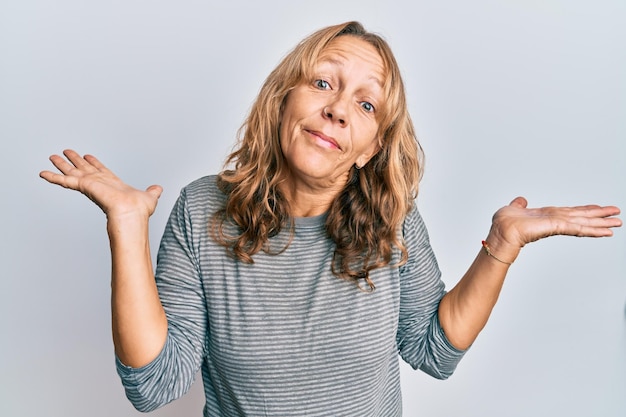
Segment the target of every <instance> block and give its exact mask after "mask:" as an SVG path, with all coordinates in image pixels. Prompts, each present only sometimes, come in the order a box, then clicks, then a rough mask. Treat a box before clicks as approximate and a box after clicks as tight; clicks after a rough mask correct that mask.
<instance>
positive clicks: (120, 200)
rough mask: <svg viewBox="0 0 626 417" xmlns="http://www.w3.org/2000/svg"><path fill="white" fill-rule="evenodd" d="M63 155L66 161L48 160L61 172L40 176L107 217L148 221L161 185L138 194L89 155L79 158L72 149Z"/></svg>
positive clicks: (48, 172) (46, 173)
mask: <svg viewBox="0 0 626 417" xmlns="http://www.w3.org/2000/svg"><path fill="white" fill-rule="evenodd" d="M63 155H65V158H63V157H62V156H59V155H52V156H51V157H50V161H51V162H52V164H53V165H54V166H55V167H56V168H57V169H58V170H59V171H60V173H58V172H51V171H42V172H41V173H40V174H39V176H40V177H41V178H43V179H45V180H46V181H48V182H50V183H52V184H57V185H60V186H61V187H64V188H69V189H72V190H76V191H79V192H80V193H82V194H84V195H85V196H87V197H88V198H89V199H90V200H91V201H93V202H94V203H96V205H98V207H100V208H101V209H102V211H104V213H105V214H106V215H107V217H108V218H111V217H117V216H126V215H140V216H142V217H143V216H145V217H146V218H147V217H149V216H151V215H152V213H154V210H155V208H156V205H157V201H158V199H159V197H160V196H161V192H162V191H163V189H162V188H161V187H160V186H158V185H151V186H150V187H148V188H147V189H146V190H145V191H141V190H138V189H136V188H133V187H131V186H129V185H127V184H126V183H124V182H123V181H122V180H120V179H119V178H118V177H117V176H116V175H115V174H113V172H111V171H110V170H109V169H108V168H107V167H105V166H104V164H102V163H101V162H100V161H99V160H98V159H97V158H96V157H94V156H92V155H85V156H84V157H81V156H80V155H79V154H78V153H76V152H75V151H73V150H65V151H63ZM66 158H67V159H66Z"/></svg>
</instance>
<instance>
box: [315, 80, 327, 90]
mask: <svg viewBox="0 0 626 417" xmlns="http://www.w3.org/2000/svg"><path fill="white" fill-rule="evenodd" d="M315 86H316V87H317V88H319V89H320V90H329V89H330V84H328V81H326V80H315Z"/></svg>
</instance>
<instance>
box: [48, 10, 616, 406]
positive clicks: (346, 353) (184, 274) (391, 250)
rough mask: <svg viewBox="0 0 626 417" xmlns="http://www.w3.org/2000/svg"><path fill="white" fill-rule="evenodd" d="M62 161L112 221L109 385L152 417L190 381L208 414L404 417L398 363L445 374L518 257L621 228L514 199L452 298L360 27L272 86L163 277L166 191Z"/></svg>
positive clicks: (300, 53)
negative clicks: (154, 219) (116, 379)
mask: <svg viewBox="0 0 626 417" xmlns="http://www.w3.org/2000/svg"><path fill="white" fill-rule="evenodd" d="M65 156H66V158H67V160H66V159H64V158H62V157H60V156H56V155H55V156H52V157H51V161H52V163H53V164H54V166H55V167H56V168H58V169H59V171H60V172H61V173H60V174H59V173H53V172H49V171H44V172H42V173H41V176H42V177H43V178H44V179H46V180H47V181H49V182H51V183H54V184H58V185H61V186H63V187H66V188H70V189H74V190H78V191H80V192H82V193H83V194H85V195H86V196H87V197H89V198H90V199H92V200H93V201H94V202H95V203H96V204H97V205H98V206H100V207H101V208H102V210H103V211H104V212H105V214H106V216H107V230H108V233H109V238H110V242H111V253H112V264H113V265H112V266H113V267H112V319H113V340H114V345H115V353H116V356H117V359H118V362H117V364H118V372H119V374H120V376H121V377H122V382H123V384H124V386H125V388H126V392H127V395H128V397H129V399H130V400H131V401H132V402H133V404H134V405H135V406H136V407H137V408H138V409H141V410H144V411H147V410H151V409H154V408H156V407H158V406H160V405H163V404H165V403H167V402H169V401H171V400H173V399H175V398H177V397H179V396H180V395H182V394H184V392H185V391H186V390H187V389H188V388H189V386H190V385H191V383H192V381H193V377H194V375H195V372H196V371H197V370H198V369H201V370H202V376H203V382H204V389H205V394H206V405H205V409H204V415H223V416H233V415H251V416H256V415H268V416H269V415H274V416H285V415H304V416H315V415H319V416H328V415H354V416H383V415H384V416H394V415H400V414H401V398H400V382H399V370H398V362H397V356H396V355H397V354H398V353H399V354H400V355H401V356H402V358H403V359H404V360H405V361H407V362H408V363H410V364H411V366H413V367H414V368H419V369H421V370H423V371H425V372H428V373H429V374H431V375H433V376H435V377H437V378H446V377H448V376H449V375H450V374H451V373H452V372H453V371H454V369H455V367H456V365H457V363H458V362H459V360H460V359H461V357H462V356H463V354H464V352H465V351H466V350H467V349H468V348H469V346H470V345H471V344H472V342H473V341H474V340H475V338H476V337H477V335H478V333H479V332H480V330H481V329H482V328H483V326H484V325H485V323H486V321H487V319H488V317H489V314H490V312H491V310H492V308H493V306H494V304H495V302H496V299H497V297H498V294H499V292H500V288H501V286H502V284H503V281H504V277H505V275H506V272H507V270H508V267H509V266H510V264H511V263H512V262H513V261H514V260H515V258H516V257H517V255H518V253H519V251H520V249H521V248H522V247H523V246H524V245H525V244H527V243H529V242H532V241H535V240H538V239H540V238H543V237H547V236H550V235H555V234H564V235H576V236H593V237H600V236H610V235H611V234H612V232H611V228H613V227H619V226H620V225H621V221H620V220H619V219H618V218H616V217H613V216H616V215H617V214H618V213H619V209H618V208H616V207H599V206H584V207H572V208H541V209H528V208H527V207H526V204H527V203H526V201H525V200H524V199H523V198H521V197H519V198H517V199H515V200H513V202H512V203H511V204H510V205H508V206H506V207H503V208H502V209H500V210H498V211H497V212H496V214H495V215H494V217H493V223H492V227H491V229H490V231H489V233H488V235H487V238H486V240H485V242H483V247H482V248H481V249H480V251H479V253H478V255H477V256H476V259H475V260H474V262H473V263H472V265H471V266H470V268H469V269H468V271H467V273H466V274H465V275H464V276H463V277H462V278H461V280H460V281H459V283H458V284H457V285H456V286H455V287H454V288H453V289H452V290H451V291H449V292H446V291H445V290H444V285H443V283H442V281H441V279H440V273H439V269H438V267H437V263H436V260H435V257H434V255H433V253H432V250H431V248H430V245H429V242H428V235H427V232H426V229H425V227H424V224H423V222H422V220H421V217H420V216H419V213H418V211H417V209H416V207H415V206H414V199H415V197H416V193H417V187H418V181H419V178H420V176H421V173H422V171H421V150H420V147H419V144H418V142H417V140H416V138H415V134H414V130H413V126H412V124H411V120H410V117H409V115H408V113H407V108H406V103H405V96H404V87H403V84H402V80H401V78H400V75H399V71H398V66H397V64H396V62H395V59H394V57H393V55H392V53H391V50H390V49H389V47H388V45H387V44H386V43H385V42H384V41H383V40H382V39H381V38H380V37H378V36H376V35H373V34H371V33H368V32H366V31H365V30H364V29H363V28H362V26H361V25H360V24H358V23H355V22H350V23H346V24H343V25H337V26H332V27H329V28H325V29H322V30H320V31H318V32H316V33H314V34H313V35H311V36H310V37H308V38H306V39H305V40H304V41H302V42H301V43H300V44H299V45H298V46H297V47H296V48H295V49H294V50H293V51H292V52H291V53H290V54H289V55H288V56H287V57H286V58H285V59H284V60H283V61H282V62H281V63H280V64H279V66H278V67H277V68H276V69H275V70H274V71H273V72H272V73H271V74H270V76H269V77H268V79H267V80H266V82H265V84H264V86H263V88H262V89H261V92H260V93H259V96H258V98H257V101H256V103H255V104H254V106H253V108H252V110H251V113H250V115H249V117H248V119H247V120H246V122H245V124H244V127H243V129H242V137H241V141H240V144H239V147H238V149H237V150H236V151H235V152H233V153H232V154H231V156H230V158H229V161H228V162H229V163H230V164H231V166H232V169H228V170H224V171H223V172H222V173H221V174H220V175H218V176H210V177H205V178H201V179H199V180H197V181H195V182H193V183H192V184H189V185H188V186H187V187H185V188H184V189H183V191H182V192H181V195H180V197H179V199H178V201H177V203H176V205H175V207H174V210H173V211H172V214H171V216H170V219H169V221H168V224H167V226H166V230H165V233H164V236H163V239H162V241H161V247H160V250H159V255H158V261H157V266H156V271H155V272H154V273H153V268H152V265H151V257H150V248H149V244H148V218H149V217H150V215H151V214H152V213H153V211H154V209H155V207H156V204H157V200H158V198H159V195H160V194H161V188H160V187H159V186H156V185H155V186H151V187H149V188H148V189H147V190H146V191H139V190H136V189H134V188H132V187H130V186H128V185H126V184H125V183H123V182H122V181H121V180H119V179H118V178H117V177H116V176H115V175H114V174H113V173H111V172H110V171H109V170H108V169H106V167H105V166H104V165H103V164H102V163H101V162H99V161H98V160H97V159H96V158H95V157H93V156H85V157H80V156H79V155H78V154H77V153H76V152H74V151H65Z"/></svg>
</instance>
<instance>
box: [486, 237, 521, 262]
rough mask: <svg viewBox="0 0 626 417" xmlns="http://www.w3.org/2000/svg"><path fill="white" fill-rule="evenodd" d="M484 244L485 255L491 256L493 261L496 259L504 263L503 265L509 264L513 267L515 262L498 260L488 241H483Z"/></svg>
mask: <svg viewBox="0 0 626 417" xmlns="http://www.w3.org/2000/svg"><path fill="white" fill-rule="evenodd" d="M482 244H483V249H484V250H485V253H486V254H487V255H489V256H491V257H492V258H493V259H495V260H496V261H498V262H502V263H503V264H507V265H513V262H507V261H503V260H502V259H500V258H498V257H497V256H496V255H494V254H493V253H491V250H490V249H489V244H488V243H487V241H486V240H483V241H482Z"/></svg>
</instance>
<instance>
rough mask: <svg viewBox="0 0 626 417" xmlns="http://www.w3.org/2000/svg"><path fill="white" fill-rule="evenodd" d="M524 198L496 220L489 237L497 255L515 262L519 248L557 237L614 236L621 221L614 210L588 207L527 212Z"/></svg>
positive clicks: (530, 210)
mask: <svg viewBox="0 0 626 417" xmlns="http://www.w3.org/2000/svg"><path fill="white" fill-rule="evenodd" d="M527 206H528V202H527V201H526V199H525V198H523V197H517V198H516V199H514V200H513V201H512V202H511V203H510V204H509V205H508V206H505V207H502V208H501V209H500V210H498V211H497V212H496V214H495V215H494V216H493V222H492V227H491V231H490V232H489V237H488V238H487V240H488V242H489V244H490V246H491V247H492V249H493V248H495V249H494V251H498V253H500V254H502V256H509V258H505V259H513V258H511V256H513V257H514V256H517V252H518V251H519V249H520V248H522V247H523V246H524V245H526V244H527V243H530V242H534V241H536V240H539V239H542V238H545V237H548V236H554V235H569V236H578V237H605V236H612V235H613V231H612V228H614V227H620V226H621V225H622V221H621V220H620V219H619V218H617V217H615V216H617V215H618V214H620V210H619V208H617V207H615V206H598V205H587V206H577V207H541V208H528V207H527Z"/></svg>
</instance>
